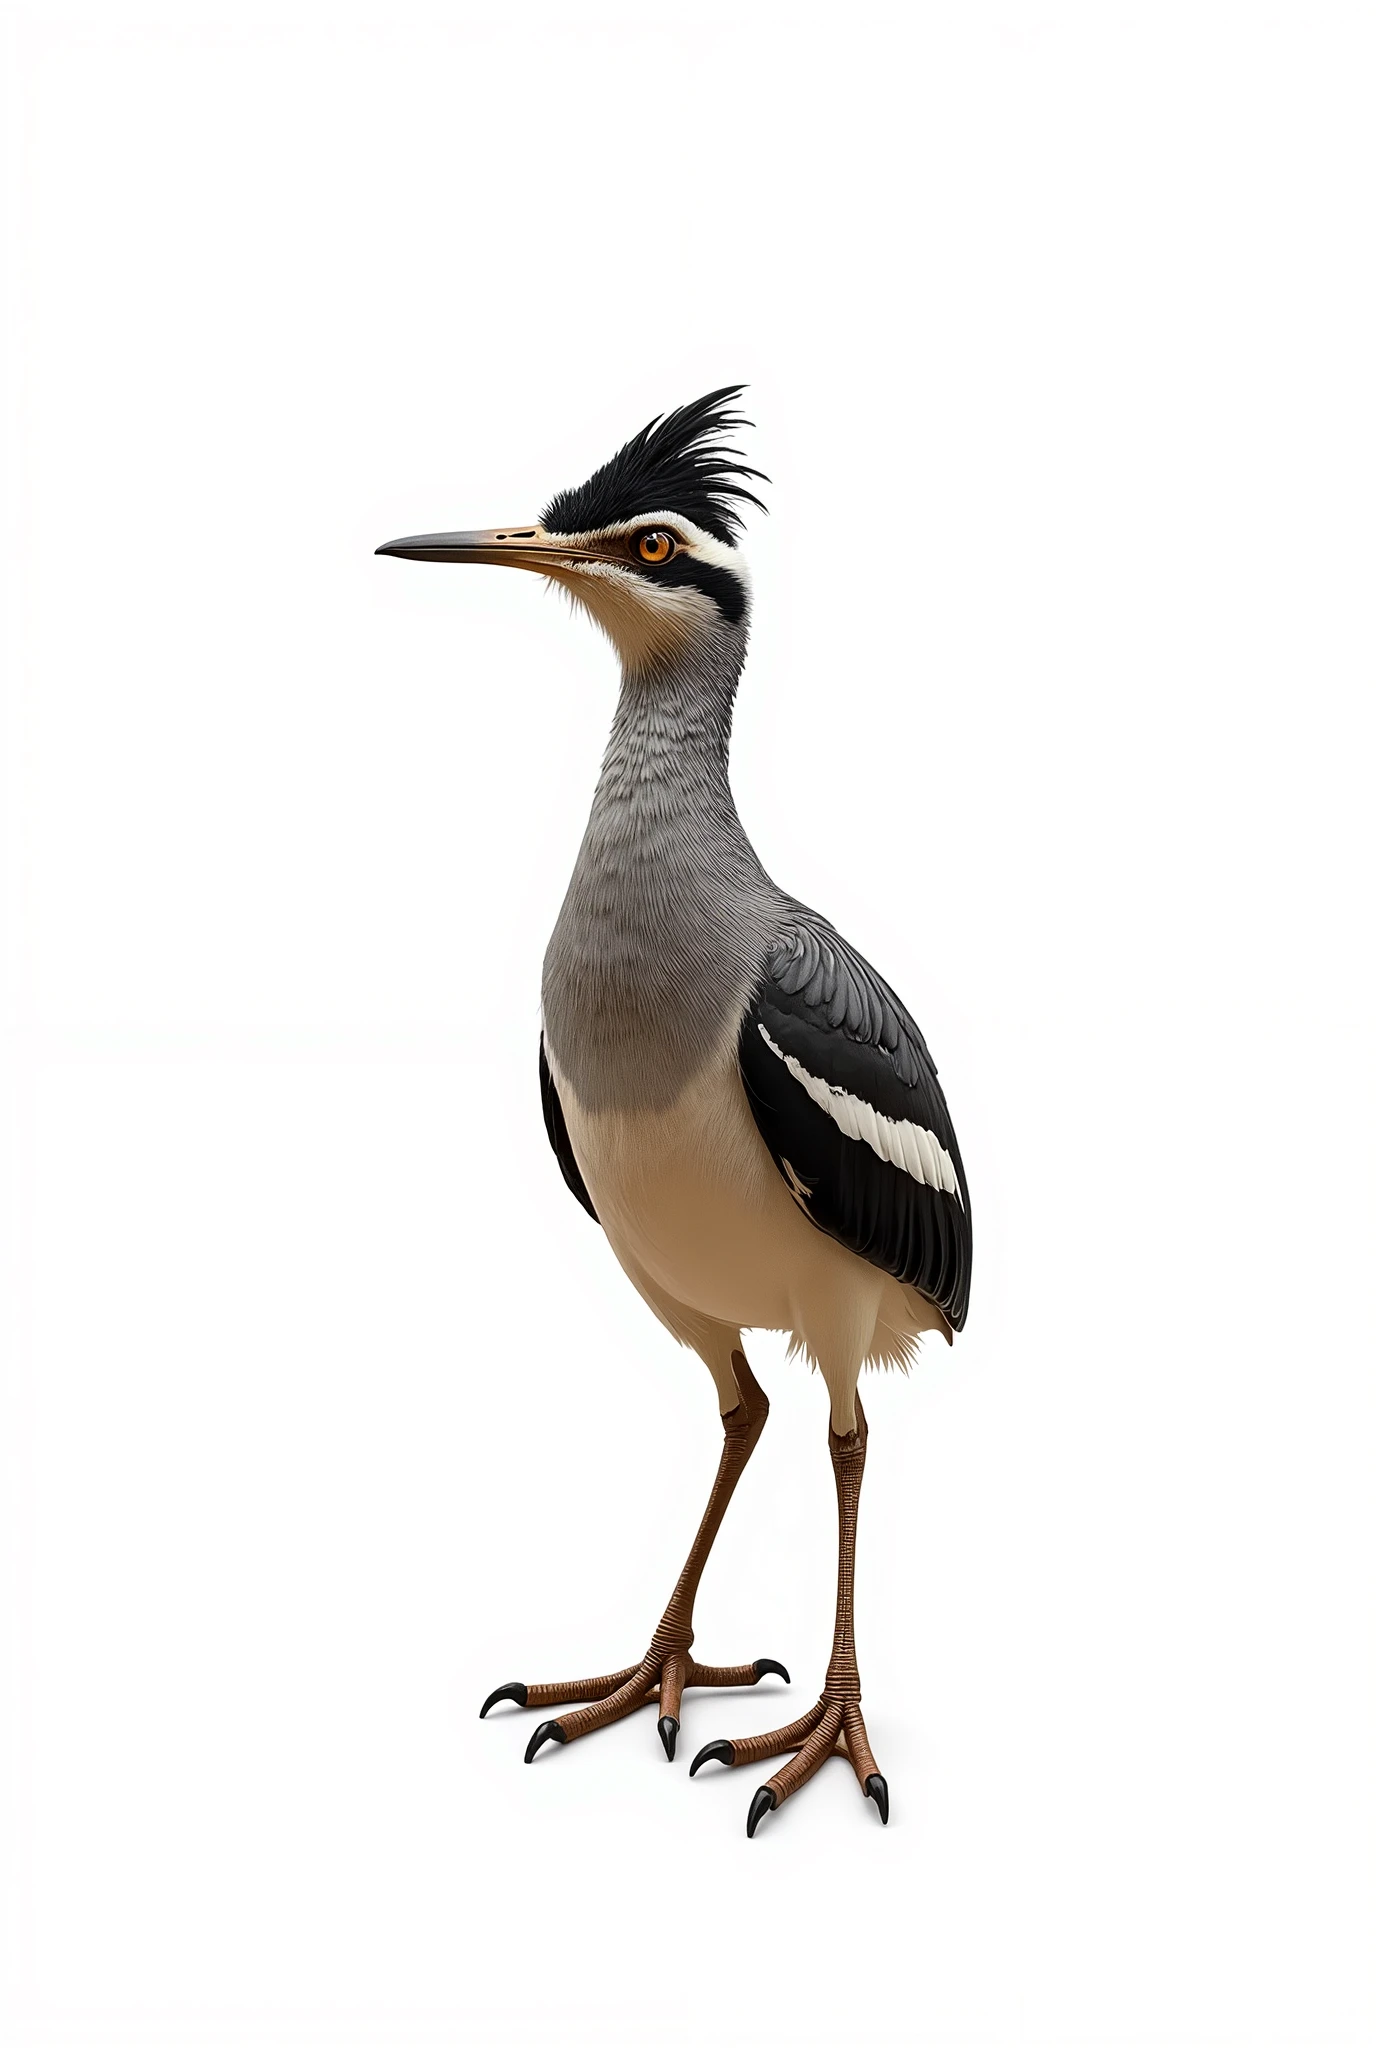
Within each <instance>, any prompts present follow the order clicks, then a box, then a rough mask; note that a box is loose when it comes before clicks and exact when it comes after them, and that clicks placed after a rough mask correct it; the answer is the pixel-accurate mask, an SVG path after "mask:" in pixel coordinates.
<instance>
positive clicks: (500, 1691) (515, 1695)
mask: <svg viewBox="0 0 1376 2048" xmlns="http://www.w3.org/2000/svg"><path fill="white" fill-rule="evenodd" d="M527 1690H528V1688H527V1687H526V1686H524V1685H522V1683H521V1681H520V1679H519V1678H513V1679H512V1681H511V1683H510V1685H499V1686H498V1687H497V1690H496V1692H490V1693H489V1694H488V1696H487V1698H486V1699H485V1700H484V1701H483V1703H482V1706H481V1708H480V1709H479V1712H478V1719H479V1720H480V1721H485V1720H486V1719H487V1710H488V1708H489V1707H495V1706H496V1704H497V1702H498V1700H515V1702H516V1704H517V1706H518V1707H523V1706H524V1705H525V1703H526V1692H527Z"/></svg>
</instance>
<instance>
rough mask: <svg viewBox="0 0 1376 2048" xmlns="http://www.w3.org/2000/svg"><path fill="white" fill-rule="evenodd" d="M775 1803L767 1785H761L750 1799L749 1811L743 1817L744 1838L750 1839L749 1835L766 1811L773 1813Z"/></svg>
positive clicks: (752, 1832)
mask: <svg viewBox="0 0 1376 2048" xmlns="http://www.w3.org/2000/svg"><path fill="white" fill-rule="evenodd" d="M777 1803H778V1802H777V1801H776V1799H775V1797H774V1794H773V1793H772V1792H771V1791H770V1789H769V1787H768V1785H761V1787H760V1789H759V1791H758V1792H757V1793H756V1794H755V1797H754V1798H753V1799H752V1800H751V1802H750V1811H749V1813H748V1814H747V1815H746V1817H745V1839H746V1840H747V1842H748V1841H749V1840H750V1838H751V1836H752V1835H753V1834H754V1832H755V1830H756V1828H757V1827H758V1826H759V1824H760V1822H761V1821H762V1820H763V1819H764V1817H765V1815H766V1814H767V1813H773V1811H774V1808H775V1806H776V1805H777Z"/></svg>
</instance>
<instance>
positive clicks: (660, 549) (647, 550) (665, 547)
mask: <svg viewBox="0 0 1376 2048" xmlns="http://www.w3.org/2000/svg"><path fill="white" fill-rule="evenodd" d="M674 546H675V542H674V536H673V535H672V534H671V533H665V531H664V529H663V527H661V526H652V527H650V529H649V530H648V532H646V533H640V534H637V535H636V542H635V551H636V553H637V554H638V555H639V557H640V559H641V561H642V562H667V561H668V559H669V557H670V555H672V553H673V552H674Z"/></svg>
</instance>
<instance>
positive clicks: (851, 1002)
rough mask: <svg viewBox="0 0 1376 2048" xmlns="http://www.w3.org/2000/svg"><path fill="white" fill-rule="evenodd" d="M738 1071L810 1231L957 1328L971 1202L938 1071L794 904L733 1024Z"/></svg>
mask: <svg viewBox="0 0 1376 2048" xmlns="http://www.w3.org/2000/svg"><path fill="white" fill-rule="evenodd" d="M740 1065H741V1076H742V1079H743V1080H744V1082H745V1091H746V1094H747V1096H748V1097H749V1100H750V1107H751V1109H752V1110H753V1112H754V1115H755V1121H756V1123H757V1124H758V1125H759V1127H760V1134H761V1136H762V1137H763V1139H764V1141H765V1143H766V1145H768V1147H769V1150H770V1152H771V1154H772V1155H773V1158H774V1163H775V1165H776V1166H777V1167H778V1168H779V1171H780V1172H781V1173H782V1174H783V1176H784V1178H785V1180H787V1182H788V1184H789V1187H790V1189H791V1190H792V1192H793V1195H794V1198H795V1200H797V1202H798V1204H799V1206H800V1207H801V1208H802V1209H803V1210H804V1211H805V1213H806V1214H807V1215H808V1216H810V1217H811V1219H812V1221H813V1222H814V1223H815V1224H816V1225H817V1227H818V1229H819V1230H824V1231H825V1232H826V1233H827V1235H828V1236H829V1237H834V1238H838V1239H839V1240H840V1242H841V1243H842V1244H844V1245H847V1246H849V1248H850V1250H851V1251H853V1252H858V1253H859V1254H860V1257H861V1258H862V1259H868V1260H869V1261H870V1263H871V1264H872V1265H875V1266H880V1267H882V1268H883V1270H884V1271H885V1272H886V1273H892V1274H893V1276H894V1278H895V1279H896V1280H901V1281H903V1282H904V1283H905V1284H906V1285H908V1286H911V1287H915V1288H916V1289H917V1290H918V1292H919V1294H924V1295H925V1296H926V1297H927V1299H928V1300H929V1301H933V1302H935V1303H936V1304H937V1306H938V1307H939V1308H940V1309H941V1310H942V1311H943V1313H944V1314H945V1316H946V1318H947V1320H948V1322H949V1323H950V1324H951V1326H952V1328H953V1329H957V1330H959V1329H961V1328H962V1327H963V1326H964V1323H965V1314H966V1310H967V1308H968V1307H969V1302H970V1244H971V1239H970V1194H969V1190H968V1189H967V1187H966V1185H965V1169H964V1167H963V1166H962V1165H961V1161H960V1147H959V1146H958V1145H957V1143H956V1134H955V1131H954V1130H953V1129H952V1126H951V1118H950V1112H949V1111H948V1110H947V1108H946V1098H945V1096H944V1095H943V1094H942V1092H941V1083H940V1082H939V1081H938V1080H937V1077H936V1065H935V1063H934V1061H933V1059H932V1056H931V1054H930V1053H929V1052H928V1050H927V1047H926V1045H925V1043H924V1042H923V1037H922V1033H921V1032H920V1031H919V1030H918V1028H917V1026H916V1024H914V1022H913V1020H912V1018H911V1017H910V1016H909V1015H908V1013H907V1011H906V1010H905V1009H904V1007H903V1005H902V1003H900V1002H899V1000H898V997H897V996H896V995H895V994H894V992H893V990H892V989H891V988H890V987H889V985H888V983H887V982H885V981H882V980H881V979H880V977H879V976H878V975H877V974H876V973H875V971H874V969H873V968H872V967H871V966H870V964H869V962H868V961H867V960H864V959H862V958H861V956H860V954H859V953H857V952H856V951H855V949H854V947H853V946H848V945H847V944H846V941H845V940H844V939H843V938H842V937H841V936H840V934H839V933H837V932H835V931H833V930H832V928H831V926H830V925H829V924H827V923H826V921H825V919H823V918H820V917H817V916H816V915H815V914H814V913H813V912H812V911H809V910H804V909H803V908H802V907H801V906H799V908H798V910H797V911H796V912H795V913H794V915H793V916H792V917H791V919H790V921H789V923H788V924H787V925H786V926H785V927H784V929H783V931H782V932H781V934H780V936H779V938H778V939H777V940H776V941H775V944H774V946H773V948H772V949H771V952H770V956H769V960H768V963H767V964H766V967H765V971H764V973H763V974H762V975H761V977H760V980H759V984H758V986H757V987H756V989H755V992H754V995H753V996H752V997H751V1000H750V1003H749V1005H748V1006H747V1009H746V1012H745V1016H744V1018H743V1019H742V1022H741V1035H740ZM899 1161H901V1162H902V1163H901V1164H900V1163H897V1162H899Z"/></svg>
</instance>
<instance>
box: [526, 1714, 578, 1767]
mask: <svg viewBox="0 0 1376 2048" xmlns="http://www.w3.org/2000/svg"><path fill="white" fill-rule="evenodd" d="M567 1741H568V1736H567V1735H565V1733H564V1731H563V1729H562V1728H561V1727H560V1726H559V1723H558V1722H557V1721H542V1722H541V1723H540V1725H539V1727H538V1728H537V1729H536V1731H535V1733H534V1734H533V1735H532V1736H531V1738H530V1741H529V1742H528V1743H527V1744H526V1762H527V1763H528V1764H533V1763H534V1761H535V1752H536V1750H537V1749H538V1748H539V1747H540V1745H541V1743H542V1742H567Z"/></svg>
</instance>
